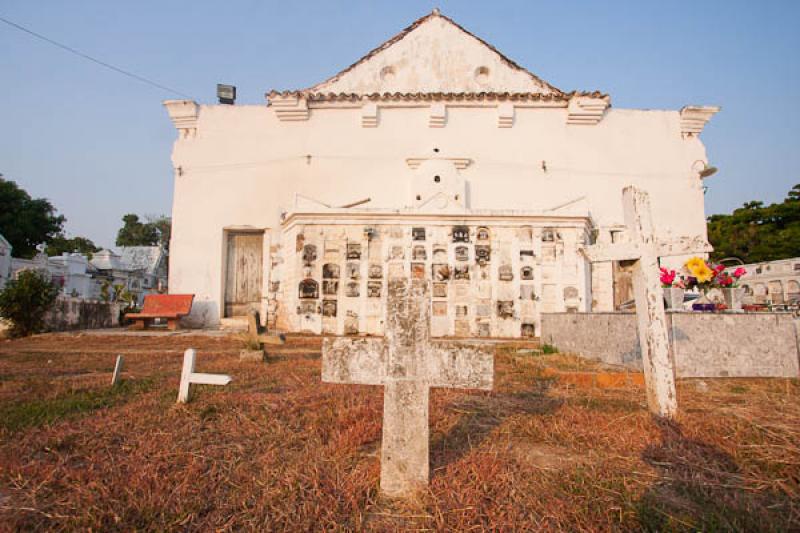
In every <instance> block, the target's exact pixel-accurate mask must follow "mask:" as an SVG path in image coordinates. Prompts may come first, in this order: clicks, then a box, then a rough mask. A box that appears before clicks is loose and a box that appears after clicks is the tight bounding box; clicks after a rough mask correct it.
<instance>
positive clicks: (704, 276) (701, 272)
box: [693, 263, 714, 283]
mask: <svg viewBox="0 0 800 533" xmlns="http://www.w3.org/2000/svg"><path fill="white" fill-rule="evenodd" d="M693 274H694V277H696V278H697V282H698V283H706V282H708V281H711V280H712V279H713V278H714V271H713V270H711V269H710V268H708V267H707V266H706V265H705V263H703V266H702V267H700V268H698V269H697V271H696V272H693Z"/></svg>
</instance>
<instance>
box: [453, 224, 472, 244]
mask: <svg viewBox="0 0 800 533" xmlns="http://www.w3.org/2000/svg"><path fill="white" fill-rule="evenodd" d="M453 242H469V227H468V226H453Z"/></svg>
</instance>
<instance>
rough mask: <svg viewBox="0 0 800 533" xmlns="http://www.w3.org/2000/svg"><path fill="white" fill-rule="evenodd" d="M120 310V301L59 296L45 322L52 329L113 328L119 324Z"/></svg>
mask: <svg viewBox="0 0 800 533" xmlns="http://www.w3.org/2000/svg"><path fill="white" fill-rule="evenodd" d="M120 310H121V305H120V304H118V303H113V302H103V301H100V300H84V299H82V298H72V297H68V296H59V297H58V299H57V300H56V302H55V304H54V305H53V308H52V309H51V310H50V311H49V312H48V313H47V315H45V324H46V326H47V329H48V330H50V331H67V330H73V329H99V328H113V327H116V326H119V314H120Z"/></svg>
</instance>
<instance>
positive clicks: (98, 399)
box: [0, 379, 153, 433]
mask: <svg viewBox="0 0 800 533" xmlns="http://www.w3.org/2000/svg"><path fill="white" fill-rule="evenodd" d="M152 386H153V381H152V380H150V379H146V380H137V381H123V382H122V383H119V384H118V385H116V386H114V387H105V388H96V389H80V390H74V391H70V392H68V393H66V394H60V395H58V396H56V397H54V398H46V399H36V400H29V401H23V402H13V403H9V404H6V405H0V429H3V430H5V431H8V432H10V433H14V432H16V431H20V430H23V429H26V428H30V427H37V426H42V425H45V424H51V423H53V422H56V421H58V420H61V419H64V418H71V417H76V416H80V415H83V414H87V413H89V412H91V411H94V410H96V409H102V408H104V407H111V406H114V405H119V404H121V403H124V402H126V401H128V400H129V399H130V398H132V397H133V396H135V395H136V394H138V393H140V392H145V391H147V390H149V389H150V388H151V387H152Z"/></svg>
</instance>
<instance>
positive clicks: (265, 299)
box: [219, 225, 272, 326]
mask: <svg viewBox="0 0 800 533" xmlns="http://www.w3.org/2000/svg"><path fill="white" fill-rule="evenodd" d="M231 233H260V234H262V236H263V237H262V242H261V302H260V303H259V306H258V314H259V317H260V319H261V325H262V326H266V324H267V311H268V309H269V282H270V278H271V275H272V262H271V255H270V245H271V243H272V236H271V228H269V227H256V226H239V225H231V226H224V227H223V228H222V246H221V250H220V269H219V271H220V291H219V302H220V305H219V318H220V320H222V319H224V318H229V317H226V316H225V284H226V282H227V277H228V236H229V235H230V234H231Z"/></svg>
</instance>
